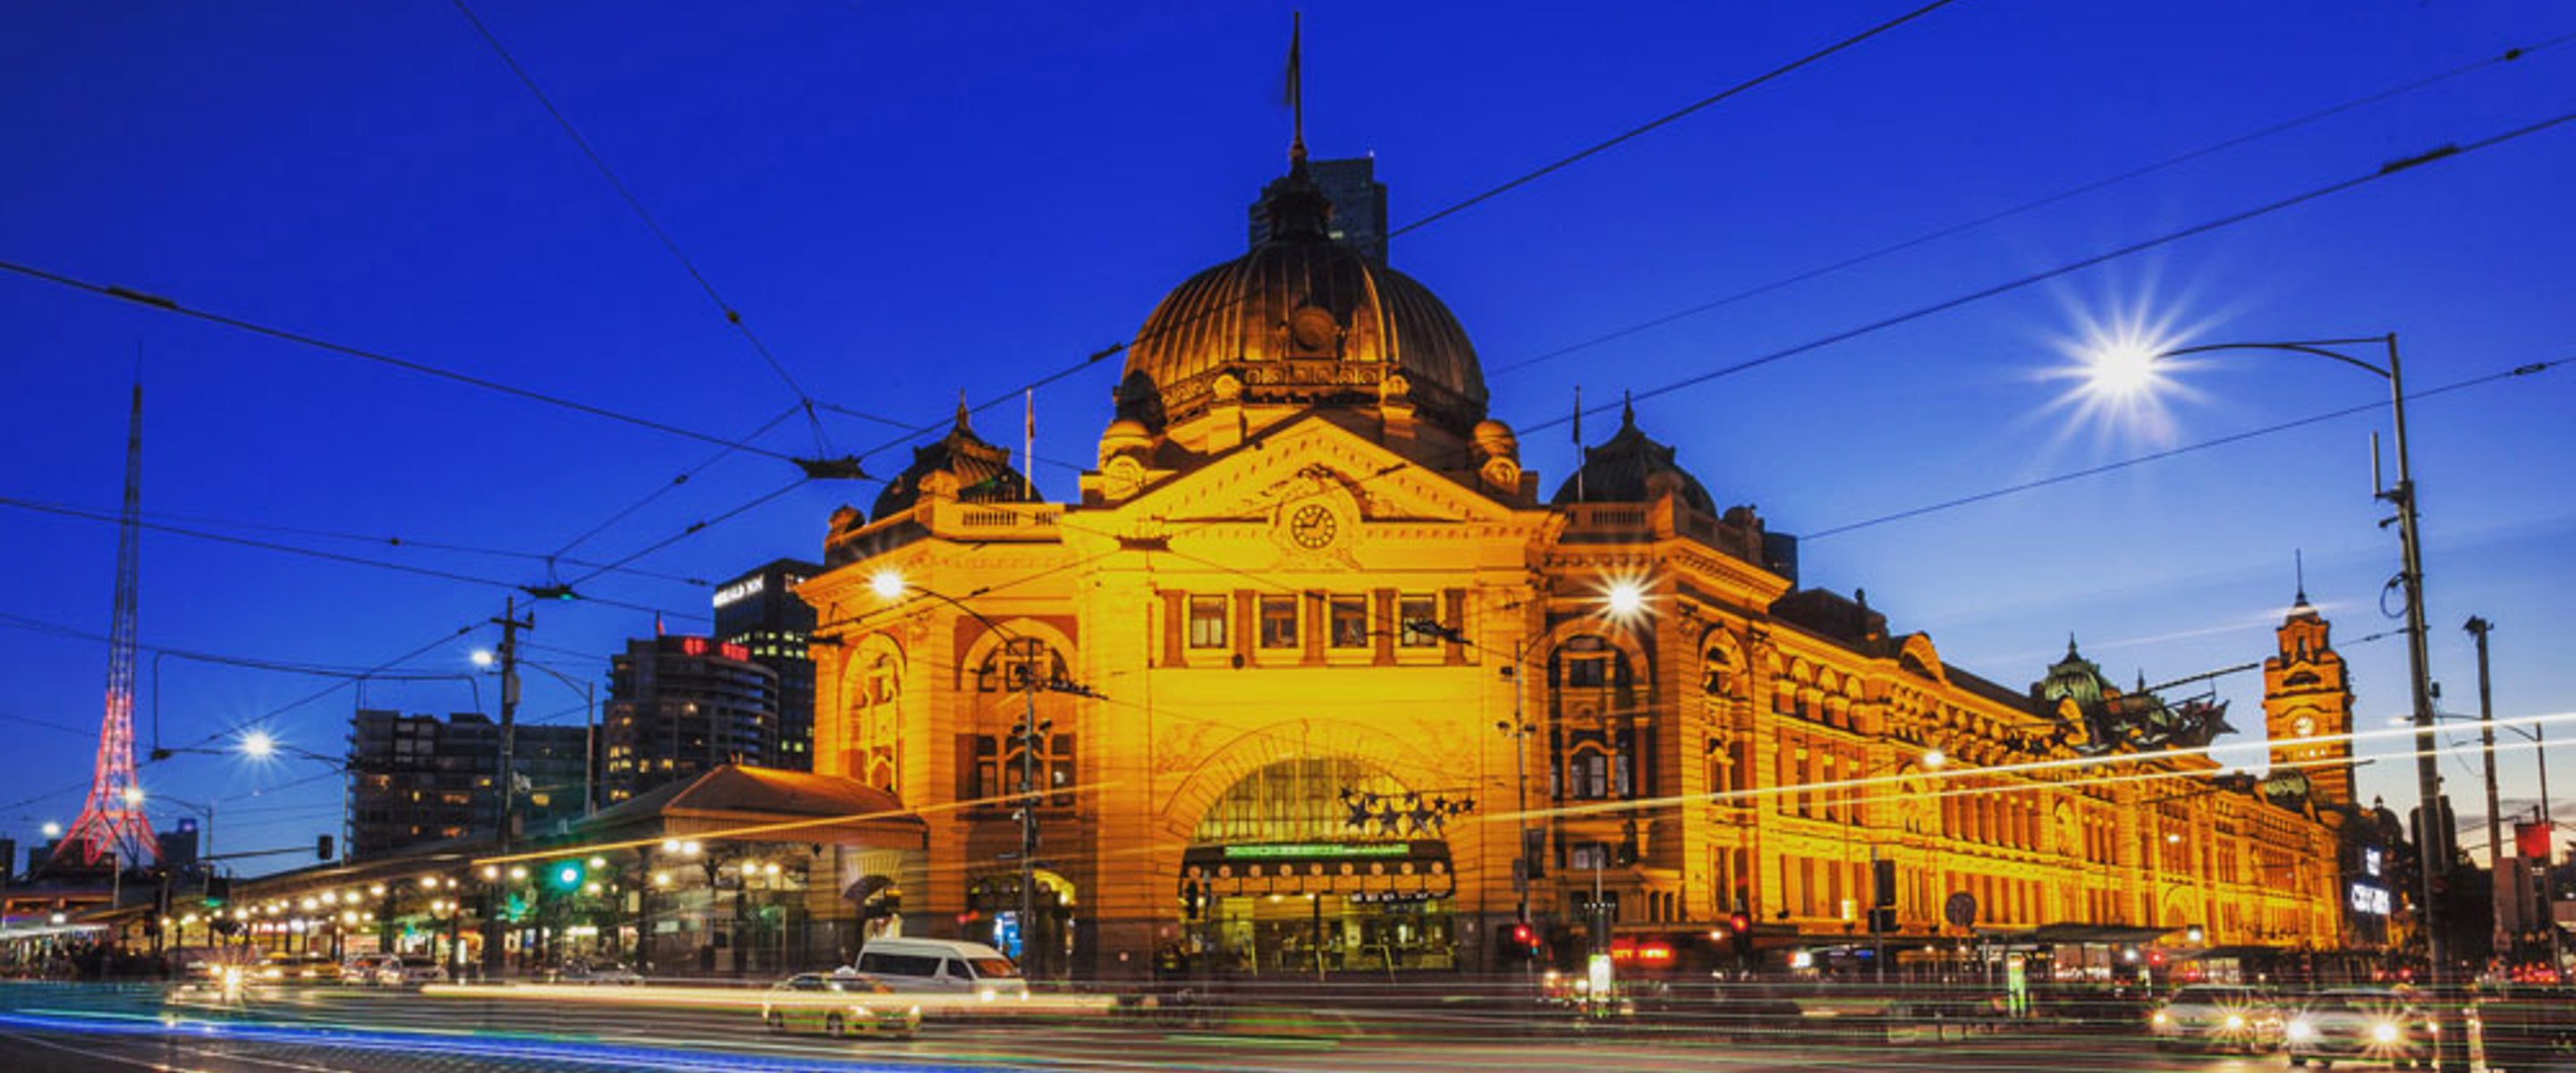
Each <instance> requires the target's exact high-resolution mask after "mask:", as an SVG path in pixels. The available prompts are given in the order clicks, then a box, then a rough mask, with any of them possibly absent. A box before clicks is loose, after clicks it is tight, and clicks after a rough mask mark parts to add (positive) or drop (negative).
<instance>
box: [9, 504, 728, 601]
mask: <svg viewBox="0 0 2576 1073" xmlns="http://www.w3.org/2000/svg"><path fill="white" fill-rule="evenodd" d="M13 498H14V497H13ZM18 502H21V503H27V504H31V505H37V506H42V507H59V508H62V509H64V510H74V511H86V512H88V513H91V514H105V513H108V512H107V511H105V510H103V509H100V508H93V507H82V506H78V505H75V504H69V503H55V502H47V501H43V500H30V499H23V498H19V499H18ZM142 517H143V518H144V519H146V520H147V521H151V520H159V521H165V522H172V523H177V522H193V523H196V524H199V525H211V526H216V527H219V528H225V529H246V530H250V531H252V532H261V533H284V534H287V535H290V536H306V537H315V538H318V539H323V540H344V541H348V542H350V543H355V544H381V545H384V546H385V547H388V548H417V549H421V550H425V551H443V552H454V553H457V554H460V555H482V556H489V557H492V558H496V559H519V560H524V561H537V562H546V561H560V562H563V563H566V564H568V565H572V566H584V567H587V566H598V565H600V564H598V563H595V562H589V561H586V560H581V559H566V558H563V557H562V556H561V555H559V554H558V555H548V554H546V553H544V552H537V551H522V550H517V549H512V548H493V547H485V546H482V545H476V544H458V543H452V542H446V541H436V540H415V539H413V538H410V537H406V536H402V535H400V534H379V533H353V532H347V531H344V530H338V529H321V528H316V527H313V526H302V525H281V524H278V523H274V522H252V521H243V520H241V519H238V518H218V517H213V516H209V515H202V514H176V513H146V514H144V515H142ZM617 572H618V573H622V574H633V575H635V576H637V577H646V578H652V579H654V580H657V581H668V582H672V583H675V584H680V585H694V586H697V587H699V588H707V587H709V586H711V585H712V584H713V582H710V581H708V580H707V579H705V578H695V577H684V576H682V575H679V574H667V573H662V572H660V571H654V570H638V569H631V568H623V567H621V568H619V569H618V571H617Z"/></svg>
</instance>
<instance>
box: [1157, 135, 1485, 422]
mask: <svg viewBox="0 0 2576 1073" xmlns="http://www.w3.org/2000/svg"><path fill="white" fill-rule="evenodd" d="M1262 208H1263V211H1264V212H1265V213H1266V214H1267V215H1268V217H1269V219H1270V222H1271V227H1270V237H1269V238H1268V239H1266V240H1264V241H1263V242H1262V243H1261V244H1260V245H1258V246H1255V247H1253V249H1252V252H1250V253H1247V254H1245V255H1243V256H1241V257H1238V258H1235V259H1234V260H1231V261H1227V262H1225V263H1224V264H1220V265H1217V266H1216V267H1214V268H1210V269H1207V270H1206V271H1203V272H1200V273H1199V274H1197V275H1195V276H1191V277H1190V278H1189V280H1188V281H1187V282H1184V283H1182V284H1181V285H1180V286H1179V287H1176V288H1174V289H1173V290H1172V293H1171V294H1170V295H1168V296H1166V297H1164V299H1163V302H1162V304H1161V305H1159V306H1156V307H1155V308H1154V313H1153V315H1152V316H1150V317H1147V318H1146V319H1145V326H1144V327H1143V328H1142V329H1140V330H1138V331H1137V333H1136V339H1135V342H1134V343H1133V344H1131V345H1130V346H1129V348H1128V350H1127V369H1126V373H1125V375H1124V376H1123V377H1122V378H1121V380H1120V383H1119V389H1118V400H1119V403H1118V408H1119V414H1120V416H1122V417H1130V418H1134V419H1136V420H1138V421H1142V422H1144V423H1145V425H1146V426H1147V427H1149V428H1153V429H1156V430H1160V429H1161V428H1162V427H1164V426H1165V425H1166V424H1168V423H1170V422H1173V421H1179V420H1184V419H1187V418H1189V417H1192V416H1194V415H1196V414H1198V413H1201V412H1204V411H1205V410H1206V409H1207V408H1208V406H1209V405H1210V404H1211V403H1212V402H1214V401H1216V394H1217V391H1216V387H1217V384H1218V382H1219V381H1220V380H1221V379H1223V378H1225V377H1227V376H1231V377H1232V378H1233V381H1234V383H1235V384H1236V385H1239V386H1240V388H1241V394H1240V396H1239V397H1240V399H1241V401H1243V402H1245V403H1247V404H1257V403H1265V402H1267V403H1290V404H1297V405H1315V404H1330V403H1336V402H1353V403H1357V402H1375V401H1377V400H1379V399H1380V398H1381V397H1382V394H1383V392H1384V387H1383V386H1382V385H1384V384H1385V382H1386V381H1387V380H1388V378H1389V374H1391V373H1400V374H1402V378H1403V384H1404V386H1405V388H1406V394H1407V397H1408V398H1409V399H1410V401H1411V402H1412V403H1413V404H1414V405H1415V407H1416V408H1417V411H1418V412H1419V413H1420V414H1421V415H1422V416H1424V417H1426V418H1429V419H1431V420H1434V421H1437V422H1439V423H1440V424H1442V425H1445V426H1448V427H1449V428H1450V429H1451V430H1452V431H1455V432H1457V433H1459V434H1460V435H1465V434H1466V433H1467V432H1468V430H1469V429H1471V428H1473V427H1474V425H1475V424H1476V422H1477V421H1479V420H1482V419H1483V418H1484V416H1485V375H1484V370H1483V369H1482V368H1480V367H1479V366H1478V365H1477V363H1476V349H1475V347H1474V346H1472V345H1470V344H1469V343H1468V342H1467V332H1466V330H1465V329H1463V328H1460V327H1459V326H1458V318H1457V317H1455V316H1453V315H1451V314H1450V312H1449V307H1447V306H1445V305H1442V304H1441V302H1440V299H1438V298H1436V297H1434V296H1433V295H1432V293H1431V290H1430V288H1427V287H1424V286H1423V285H1422V284H1420V283H1416V282H1414V280H1413V279H1412V277H1409V276H1406V275H1405V274H1403V273H1401V272H1397V271H1395V270H1394V269H1391V268H1386V267H1384V266H1381V265H1378V264H1375V263H1372V262H1371V261H1370V260H1369V259H1368V258H1366V257H1364V256H1362V255H1361V254H1360V253H1359V252H1358V251H1356V250H1353V249H1351V248H1350V247H1348V246H1345V245H1343V244H1341V243H1339V242H1335V241H1333V240H1332V239H1330V238H1329V237H1327V235H1326V231H1325V227H1324V223H1325V220H1326V219H1327V217H1328V214H1329V212H1330V207H1329V205H1328V204H1327V203H1326V202H1325V200H1324V197H1323V193H1322V191H1321V190H1320V189H1319V188H1317V187H1316V185H1315V183H1314V180H1313V178H1312V177H1311V176H1309V175H1308V174H1307V171H1306V164H1305V160H1304V159H1303V158H1302V157H1299V158H1297V159H1296V160H1295V162H1294V164H1293V166H1292V167H1291V168H1290V170H1289V173H1288V175H1287V176H1286V177H1285V178H1282V179H1280V180H1278V181H1276V182H1273V183H1271V184H1270V186H1269V188H1268V189H1267V190H1265V191H1264V192H1263V198H1262Z"/></svg>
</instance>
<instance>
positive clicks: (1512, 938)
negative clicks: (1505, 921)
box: [1501, 924, 1538, 960]
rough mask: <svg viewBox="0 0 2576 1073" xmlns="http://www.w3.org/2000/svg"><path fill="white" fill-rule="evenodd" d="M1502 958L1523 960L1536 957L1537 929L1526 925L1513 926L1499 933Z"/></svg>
mask: <svg viewBox="0 0 2576 1073" xmlns="http://www.w3.org/2000/svg"><path fill="white" fill-rule="evenodd" d="M1501 939H1502V948H1503V950H1502V953H1503V957H1504V958H1506V959H1510V960H1523V959H1528V958H1534V957H1537V956H1538V929H1537V928H1533V927H1531V926H1529V925H1527V924H1514V925H1512V926H1511V927H1509V928H1506V929H1503V931H1502V932H1501Z"/></svg>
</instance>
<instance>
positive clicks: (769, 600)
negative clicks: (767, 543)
mask: <svg viewBox="0 0 2576 1073" xmlns="http://www.w3.org/2000/svg"><path fill="white" fill-rule="evenodd" d="M822 572H823V565H822V564H821V563H809V562H805V561H802V560H799V559H775V560H772V561H770V562H767V563H763V564H761V565H760V566H758V567H756V568H754V569H752V570H750V571H749V572H746V573H744V574H743V575H742V576H740V577H737V578H734V579H733V580H731V581H727V582H725V583H724V584H722V585H718V586H716V591H715V597H714V600H713V602H714V604H715V616H716V631H715V639H716V640H717V641H719V642H722V643H725V644H735V645H741V646H742V647H743V649H744V650H745V651H748V652H750V653H751V661H752V662H753V663H757V664H760V665H761V666H763V667H767V668H769V669H770V670H772V671H776V672H778V748H777V750H776V752H775V753H774V754H773V763H772V765H771V766H774V767H781V768H786V769H788V770H790V771H810V770H812V769H813V767H814V658H813V656H812V655H811V654H809V652H808V651H807V650H808V649H809V648H810V647H811V646H812V644H813V633H814V606H813V605H812V604H808V603H806V602H805V601H803V600H799V599H797V598H796V592H795V589H796V586H798V585H802V584H804V583H805V579H806V578H810V577H813V576H814V575H816V574H819V573H822Z"/></svg>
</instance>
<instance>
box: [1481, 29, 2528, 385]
mask: <svg viewBox="0 0 2576 1073" xmlns="http://www.w3.org/2000/svg"><path fill="white" fill-rule="evenodd" d="M2569 41H2576V33H2568V34H2560V35H2558V36H2556V37H2552V38H2549V39H2547V40H2544V41H2541V42H2540V43H2538V44H2534V45H2529V46H2524V47H2518V48H2509V49H2506V50H2504V51H2503V52H2501V53H2498V54H2495V55H2492V56H2489V57H2487V58H2485V59H2482V60H2479V61H2477V62H2475V63H2471V64H2468V65H2465V66H2461V67H2455V68H2452V69H2450V70H2448V71H2443V72H2440V73H2438V74H2433V75H2428V76H2425V77H2423V78H2418V79H2415V80H2414V81H2411V82H2406V83H2403V84H2401V85H2397V86H2392V87H2389V88H2387V89H2383V90H2380V91H2378V92H2376V93H2370V94H2365V95H2363V96H2360V97H2354V98H2352V99H2350V100H2346V101H2344V102H2343V103H2341V104H2336V105H2332V106H2329V107H2327V108H2323V109H2320V110H2318V111H2314V112H2309V113H2307V114H2306V115H2302V116H2299V117H2298V118H2295V119H2289V120H2284V121H2282V122H2279V123H2274V124H2272V125H2270V126H2267V127H2263V128H2260V129H2257V130H2252V131H2248V132H2246V133H2243V134H2239V135H2236V136H2234V137H2230V138H2226V139H2222V140H2220V141H2216V142H2211V143H2209V144H2207V145H2204V146H2201V147H2200V148H2197V149H2193V150H2190V151H2188V152H2184V153H2181V154H2178V155H2175V156H2170V157H2166V158H2164V159H2162V160H2158V161H2156V162H2154V163H2151V164H2144V165H2141V166H2138V167H2135V168H2131V169H2129V170H2127V171H2123V172H2120V173H2118V174H2116V175H2110V176H2106V177H2104V178H2100V179H2095V180H2093V181H2091V182H2086V183H2082V184H2079V185H2076V186H2073V187H2069V188H2067V189H2064V190H2060V191H2058V192H2056V193H2054V194H2049V195H2047V196H2045V197H2041V198H2038V199H2035V200H2032V201H2025V202H2022V203H2021V204H2018V205H2014V206H2012V207H2011V208H2007V209H2001V210H1998V211H1995V212H1990V213H1987V214H1985V215H1983V216H1978V217H1974V218H1972V219H1968V220H1962V221H1960V222H1958V223H1954V224H1950V225H1948V226H1944V227H1939V228H1935V229H1933V230H1931V231H1927V232H1924V233H1922V234H1919V235H1916V236H1914V237H1913V238H1909V239H1905V240H1904V241H1901V242H1896V243H1893V244H1890V245H1886V246H1881V247H1878V248H1876V249H1873V250H1870V251H1868V252H1865V253H1860V254H1855V255H1853V256H1850V257H1846V258H1844V259H1842V260H1839V261H1835V262H1833V263H1831V264H1826V265H1820V266H1818V267H1815V268H1810V269H1807V270H1805V271H1801V272H1797V273H1794V274H1792V275H1787V276H1782V277H1780V278H1778V279H1774V280H1771V281H1770V282H1767V283H1760V284H1755V285H1754V286H1751V287H1747V288H1745V289H1743V290H1739V291H1736V292H1733V293H1731V294H1728V295H1726V296H1724V297H1721V298H1714V299H1711V300H1709V301H1706V302H1701V303H1699V304H1697V305H1692V306H1688V307H1685V308H1682V309H1677V310H1674V311H1672V312H1670V313H1665V314H1662V315H1659V316H1655V317H1650V318H1648V319H1645V320H1641V321H1638V322H1635V323H1633V324H1629V325H1627V326H1626V327H1622V328H1618V329H1615V330H1612V331H1608V332H1604V333H1602V334H1599V335H1595V336H1592V337H1590V338H1588V339H1585V340H1583V341H1581V342H1577V343H1571V344H1568V345H1566V346H1561V347H1558V348H1556V349H1554V350H1549V351H1545V352H1542V353H1538V354H1533V355H1530V356H1529V357H1525V358H1521V359H1518V360H1516V361H1512V362H1508V363H1506V364H1503V365H1499V366H1496V367H1495V368H1494V369H1493V375H1496V376H1500V375H1502V374H1504V373H1509V372H1514V371H1517V370H1520V369H1526V368H1529V367H1530V366H1533V365H1538V364H1540V363H1543V362H1548V361H1553V360H1555V359H1557V358H1561V357H1565V356H1567V355H1569V354H1575V353H1579V352H1581V351H1585V350H1589V349H1591V348H1593V347H1596V346H1600V345H1601V344H1603V343H1610V342H1616V341H1618V340H1621V339H1625V338H1627V337H1629V336H1631V335H1635V334H1637V333H1639V332H1643V331H1648V330H1651V329H1654V328H1660V327H1663V326H1664V325H1667V324H1671V323H1674V322H1676V321H1681V320H1687V319H1689V318H1691V317H1695V316H1698V315H1699V314H1702V313H1708V312H1712V311H1715V310H1717V309H1721V308H1724V307H1726V306H1730V305H1733V304H1735V303H1737V302H1741V301H1744V300H1745V299H1748V298H1755V297H1759V296H1761V295H1765V294H1769V293H1771V292H1773V291H1777V290H1781V289H1783V288H1786V287H1790V286H1794V285H1796V284H1800V283H1805V282H1807V281H1809V280H1813V279H1817V278H1820V277H1823V276H1829V275H1832V274H1834V273H1836V272H1840V271H1842V270H1844V269H1847V268H1853V267H1857V266H1859V265H1862V264H1866V263H1868V262H1870V261H1875V260H1878V259H1879V258H1882V257H1888V256H1891V255H1894V254H1898V253H1903V252H1905V251H1906V250H1910V249H1914V248H1915V247H1918V246H1923V245H1927V244H1929V243H1932V242H1936V241H1939V240H1941V239H1945V238H1949V237H1950V236H1952V235H1957V234H1962V233H1965V232H1968V231H1973V230H1976V229H1978V228H1981V227H1984V226H1986V225H1987V224H1991V223H1995V222H1997V221H2001V220H2005V219H2009V218H2011V217H2014V216H2019V215H2022V214H2024V213H2028V212H2034V211H2037V210H2039V209H2043V208H2046V207H2048V206H2050V205H2054V204H2057V203H2059V202H2062V201H2067V200H2071V199H2073V198H2077V197H2081V196H2083V195H2085V194H2090V193H2094V192H2096V191H2100V190H2104V189H2107V188H2109V187H2113V186H2117V185H2119V184H2121V183H2125V182H2128V181H2130V180H2132V179H2138V178H2143V177H2145V176H2148V175H2152V174H2154V173H2156V172H2159V171H2164V170H2166V169H2168V168H2174V167H2178V166H2180V165H2183V164H2187V163H2190V162H2191V161H2194V160H2198V159H2201V158H2202V157H2206V156H2211V155H2213V154H2216V153H2220V152H2224V151H2226V150H2229V149H2233V148H2236V147H2238V146H2241V145H2245V144H2247V143H2250V142H2255V141H2259V140H2262V139H2264V138H2269V137H2272V136H2274V135H2278V134H2283V133H2287V132H2289V131H2292V130H2295V129H2298V128H2300V127H2304V126H2307V125H2309V124H2312V123H2316V122H2319V121H2322V120H2325V119H2329V118H2332V117H2334V116H2337V115H2341V114H2343V113H2345V112H2349V111H2352V110H2354V109H2357V108H2362V107H2366V106H2368V105H2372V104H2377V103H2379V102H2381V101H2385V100H2388V99H2390V98H2392V97H2398V96H2403V95H2405V94H2408V93H2413V92H2415V91H2417V90H2420V89H2425V88H2427V87H2430V86H2433V85H2436V84H2439V83H2442V82H2447V81H2449V80H2451V79H2454V78H2458V77H2460V76H2462V75H2466V74H2470V73H2473V72H2476V71H2481V70H2484V69H2486V68H2488V67H2493V66H2497V65H2499V64H2507V63H2512V62H2513V61H2515V60H2519V59H2523V58H2525V57H2528V56H2531V55H2533V54H2535V53H2538V52H2541V51H2543V50H2546V49H2551V48H2555V47H2557V46H2559V45H2563V44H2566V43H2567V42H2569Z"/></svg>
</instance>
